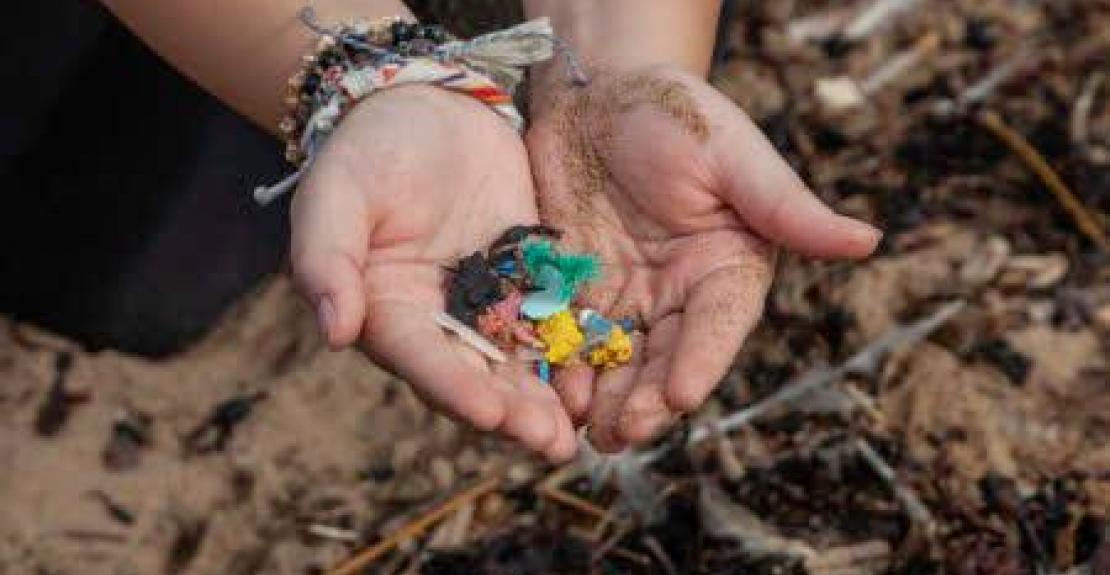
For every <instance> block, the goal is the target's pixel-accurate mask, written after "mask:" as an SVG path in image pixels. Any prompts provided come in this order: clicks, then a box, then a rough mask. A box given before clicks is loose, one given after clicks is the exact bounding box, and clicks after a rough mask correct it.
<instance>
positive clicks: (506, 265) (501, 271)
mask: <svg viewBox="0 0 1110 575" xmlns="http://www.w3.org/2000/svg"><path fill="white" fill-rule="evenodd" d="M496 271H497V275H499V276H501V277H509V276H511V275H513V274H515V273H516V261H514V260H505V261H503V262H501V263H499V264H497V268H496Z"/></svg>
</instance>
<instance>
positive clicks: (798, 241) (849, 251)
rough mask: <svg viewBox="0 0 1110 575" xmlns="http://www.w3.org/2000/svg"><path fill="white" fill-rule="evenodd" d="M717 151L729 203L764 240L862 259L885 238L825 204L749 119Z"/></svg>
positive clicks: (733, 127)
mask: <svg viewBox="0 0 1110 575" xmlns="http://www.w3.org/2000/svg"><path fill="white" fill-rule="evenodd" d="M735 116H736V121H734V122H731V123H730V125H729V126H728V127H727V129H722V130H720V131H719V132H718V133H717V134H715V136H719V137H717V138H715V140H714V141H713V142H712V145H713V146H715V147H714V149H713V157H714V161H715V162H716V164H717V171H718V173H719V174H720V175H721V185H722V187H723V192H724V195H725V198H726V201H727V202H728V203H729V204H730V205H731V206H732V208H733V209H734V210H736V212H737V214H738V215H739V216H740V218H741V219H742V220H743V221H744V222H745V223H746V224H747V225H748V226H750V227H751V228H752V229H754V230H755V231H756V232H758V233H759V234H760V235H762V236H763V237H765V238H767V239H769V240H771V241H773V242H776V243H778V244H781V245H782V246H784V247H786V248H787V249H789V250H792V251H795V252H798V253H800V254H802V255H806V256H811V257H822V258H861V257H866V256H868V255H870V254H871V252H873V251H875V248H876V247H877V246H878V243H879V239H880V238H881V237H882V233H881V232H880V231H879V230H878V229H876V228H875V227H873V226H871V225H869V224H867V223H864V222H861V221H858V220H854V219H852V218H848V217H845V216H841V215H839V214H837V213H835V212H833V211H832V210H831V209H829V208H828V207H827V206H826V205H825V204H824V203H822V202H821V200H819V199H818V198H817V197H816V196H814V195H813V193H812V192H811V191H810V190H809V188H807V187H806V185H805V184H804V183H803V182H802V180H801V179H800V178H799V177H798V175H797V174H795V173H794V170H793V169H792V168H791V167H790V166H789V165H788V164H787V163H786V161H785V160H784V159H783V158H782V157H781V156H780V155H779V153H778V152H777V151H776V150H775V148H774V146H772V145H771V143H770V142H769V141H768V140H767V138H766V137H765V136H764V135H763V133H762V132H761V131H760V130H759V128H758V127H756V125H755V124H753V123H752V121H751V120H749V119H748V117H747V116H746V115H744V114H736V115H735Z"/></svg>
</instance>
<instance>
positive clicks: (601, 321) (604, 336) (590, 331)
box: [582, 310, 613, 346]
mask: <svg viewBox="0 0 1110 575" xmlns="http://www.w3.org/2000/svg"><path fill="white" fill-rule="evenodd" d="M583 313H584V314H585V317H584V318H583V320H584V321H582V331H584V332H586V345H588V346H595V345H601V344H603V343H605V342H607V341H609V334H611V333H613V322H611V321H609V320H608V319H605V316H603V315H601V314H600V313H598V312H596V311H593V310H586V311H585V312H583Z"/></svg>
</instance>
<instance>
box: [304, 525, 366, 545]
mask: <svg viewBox="0 0 1110 575" xmlns="http://www.w3.org/2000/svg"><path fill="white" fill-rule="evenodd" d="M308 533H309V534H310V535H314V536H316V537H319V538H320V539H331V540H333V541H347V542H352V541H358V533H355V532H354V531H351V530H350V529H340V528H339V527H333V526H331V525H324V524H323V523H313V524H312V525H309V526H308Z"/></svg>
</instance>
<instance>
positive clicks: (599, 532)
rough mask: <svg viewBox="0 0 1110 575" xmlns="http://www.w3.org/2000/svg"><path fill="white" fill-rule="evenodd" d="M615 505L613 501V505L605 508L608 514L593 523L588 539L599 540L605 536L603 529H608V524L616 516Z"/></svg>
mask: <svg viewBox="0 0 1110 575" xmlns="http://www.w3.org/2000/svg"><path fill="white" fill-rule="evenodd" d="M616 507H617V505H616V504H615V503H614V504H613V505H610V506H609V508H608V509H606V511H607V512H609V515H608V516H606V517H603V518H602V519H601V521H598V522H597V524H595V525H594V528H593V530H591V531H590V536H589V539H590V541H594V542H597V541H601V538H602V537H605V531H606V530H607V529H609V526H610V525H612V524H613V521H614V520H615V519H616V518H617V514H616V513H615V512H614V511H615V510H616Z"/></svg>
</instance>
